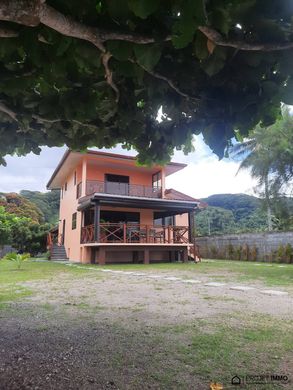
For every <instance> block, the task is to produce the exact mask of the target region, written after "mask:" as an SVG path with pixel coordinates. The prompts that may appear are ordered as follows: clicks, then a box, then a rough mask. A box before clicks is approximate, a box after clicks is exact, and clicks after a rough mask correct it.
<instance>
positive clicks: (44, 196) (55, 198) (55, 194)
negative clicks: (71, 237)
mask: <svg viewBox="0 0 293 390" xmlns="http://www.w3.org/2000/svg"><path fill="white" fill-rule="evenodd" d="M19 194H20V195H21V196H22V197H24V198H26V199H27V200H29V201H30V202H31V203H34V204H35V205H36V206H37V207H38V209H39V210H40V211H41V212H42V214H43V215H44V221H45V222H46V223H50V224H57V223H58V219H59V204H60V191H49V192H40V191H28V190H22V191H20V193H19Z"/></svg>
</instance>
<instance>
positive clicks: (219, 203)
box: [195, 194, 293, 235]
mask: <svg viewBox="0 0 293 390" xmlns="http://www.w3.org/2000/svg"><path fill="white" fill-rule="evenodd" d="M202 200H203V201H204V202H206V203H207V204H208V207H207V208H206V209H204V210H202V211H200V212H199V213H198V214H197V216H196V221H195V222H196V233H197V234H198V235H207V234H225V233H226V234H227V233H241V232H259V231H266V230H267V217H266V209H265V205H264V203H263V201H262V200H261V199H259V198H257V197H255V196H251V195H246V194H215V195H211V196H209V197H208V198H204V199H202ZM273 213H274V218H273V222H274V230H290V229H292V228H293V223H292V222H293V221H292V217H291V216H292V215H293V198H284V197H283V198H280V199H278V200H275V201H274V202H273Z"/></svg>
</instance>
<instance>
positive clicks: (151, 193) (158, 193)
mask: <svg viewBox="0 0 293 390" xmlns="http://www.w3.org/2000/svg"><path fill="white" fill-rule="evenodd" d="M94 193H102V194H112V195H126V196H136V197H145V198H161V197H162V189H161V188H160V187H148V186H144V185H140V184H128V183H116V182H104V181H99V180H87V182H86V195H92V194H94Z"/></svg>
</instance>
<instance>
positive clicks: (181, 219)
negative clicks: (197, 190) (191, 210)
mask: <svg viewBox="0 0 293 390" xmlns="http://www.w3.org/2000/svg"><path fill="white" fill-rule="evenodd" d="M175 225H176V226H189V223H188V214H187V213H185V214H178V215H175ZM184 237H185V238H186V239H187V240H188V238H189V234H188V232H186V233H185V234H184Z"/></svg>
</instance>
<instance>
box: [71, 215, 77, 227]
mask: <svg viewBox="0 0 293 390" xmlns="http://www.w3.org/2000/svg"><path fill="white" fill-rule="evenodd" d="M76 217H77V213H73V214H72V226H71V227H72V230H74V229H76Z"/></svg>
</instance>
